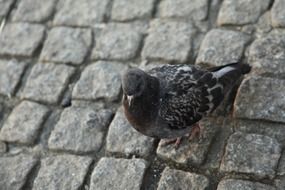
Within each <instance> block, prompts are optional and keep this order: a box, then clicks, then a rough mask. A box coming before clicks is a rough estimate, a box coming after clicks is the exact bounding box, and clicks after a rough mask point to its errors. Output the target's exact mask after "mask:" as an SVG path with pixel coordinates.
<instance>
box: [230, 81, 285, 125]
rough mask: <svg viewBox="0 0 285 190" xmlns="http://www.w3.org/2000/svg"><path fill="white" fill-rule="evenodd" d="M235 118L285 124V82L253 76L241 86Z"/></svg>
mask: <svg viewBox="0 0 285 190" xmlns="http://www.w3.org/2000/svg"><path fill="white" fill-rule="evenodd" d="M234 110H235V112H234V113H235V116H236V117H239V118H249V119H262V120H271V121H279V122H285V80H279V79H274V78H265V77H258V76H253V77H250V78H247V79H245V80H244V81H243V83H242V84H241V87H240V89H239V91H238V94H237V97H236V101H235V106H234Z"/></svg>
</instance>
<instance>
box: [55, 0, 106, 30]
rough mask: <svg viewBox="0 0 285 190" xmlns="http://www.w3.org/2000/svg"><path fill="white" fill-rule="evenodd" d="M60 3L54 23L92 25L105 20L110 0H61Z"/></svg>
mask: <svg viewBox="0 0 285 190" xmlns="http://www.w3.org/2000/svg"><path fill="white" fill-rule="evenodd" d="M60 3H61V4H60V5H61V6H59V8H58V11H57V14H56V15H55V18H54V24H56V25H69V26H93V25H94V24H96V23H99V22H102V21H105V19H106V16H107V8H108V7H109V5H110V0H104V1H101V0H81V1H78V0H62V1H61V2H60Z"/></svg>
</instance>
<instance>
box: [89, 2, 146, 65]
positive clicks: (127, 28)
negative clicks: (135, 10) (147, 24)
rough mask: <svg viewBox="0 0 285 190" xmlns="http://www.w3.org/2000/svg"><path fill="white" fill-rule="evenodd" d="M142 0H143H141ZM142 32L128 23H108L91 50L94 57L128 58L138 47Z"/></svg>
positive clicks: (135, 52) (131, 56)
mask: <svg viewBox="0 0 285 190" xmlns="http://www.w3.org/2000/svg"><path fill="white" fill-rule="evenodd" d="M142 2H144V1H142ZM141 40H142V34H141V33H139V32H138V31H136V30H135V29H133V28H132V26H131V25H128V24H110V25H107V26H106V27H105V28H104V30H103V31H102V35H101V36H100V37H99V39H96V42H95V43H96V46H95V48H94V50H93V52H92V57H93V58H94V59H115V60H128V59H131V58H134V57H135V56H136V54H137V52H138V49H139V47H140V42H141Z"/></svg>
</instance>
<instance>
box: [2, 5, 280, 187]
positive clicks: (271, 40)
mask: <svg viewBox="0 0 285 190" xmlns="http://www.w3.org/2000/svg"><path fill="white" fill-rule="evenodd" d="M284 10H285V1H284V0H262V1H258V0H223V1H221V0H48V1H44V0H41V1H40V0H0V23H1V25H0V26H1V28H0V29H1V33H0V190H21V189H23V190H25V189H33V190H37V189H45V190H46V189H47V190H65V189H66V190H89V189H90V190H112V189H114V190H136V189H142V190H153V189H159V190H166V189H174V190H178V189H181V190H182V189H183V190H184V189H192V190H215V189H218V190H284V189H285V151H284V145H285V65H284V62H285V29H284V27H285V11H284ZM236 61H241V62H247V63H249V64H250V65H252V66H253V71H252V72H251V73H250V75H248V76H247V77H246V78H244V80H243V81H242V82H241V85H240V86H239V88H238V90H236V91H237V95H236V96H232V97H230V98H229V99H228V101H227V102H225V103H224V104H223V106H221V107H220V108H219V109H218V111H216V112H215V113H213V115H212V116H210V117H209V118H206V119H204V120H203V125H204V128H205V130H204V135H203V137H202V138H201V139H195V140H193V141H191V142H188V141H187V140H186V139H184V140H183V141H182V145H181V147H180V148H179V149H177V150H176V149H174V148H173V146H172V145H169V146H161V143H160V142H159V139H152V138H149V137H146V136H143V135H141V134H139V133H138V132H136V131H135V130H134V129H133V128H131V126H130V125H129V124H128V122H127V121H126V119H125V117H124V115H123V112H122V108H121V104H120V99H121V95H122V91H121V83H120V75H121V73H122V72H124V71H125V70H126V69H127V68H129V67H131V66H138V67H142V68H146V67H152V66H153V65H158V64H163V63H174V64H175V63H189V64H197V65H201V66H209V65H213V66H218V65H222V64H225V63H229V62H236ZM232 95H235V93H233V94H232ZM234 97H235V99H234Z"/></svg>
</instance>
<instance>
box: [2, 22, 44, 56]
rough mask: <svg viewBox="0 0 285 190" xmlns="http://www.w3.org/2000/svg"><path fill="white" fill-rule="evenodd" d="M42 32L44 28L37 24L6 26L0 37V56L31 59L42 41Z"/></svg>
mask: <svg viewBox="0 0 285 190" xmlns="http://www.w3.org/2000/svg"><path fill="white" fill-rule="evenodd" d="M44 31H45V27H44V26H42V25H39V24H27V23H12V24H7V25H6V26H5V28H4V29H3V31H2V33H1V35H0V47H1V49H0V55H9V56H25V57H31V56H32V55H33V53H34V52H35V51H36V49H37V48H38V47H39V45H40V43H41V42H42V40H43V37H44ZM19 42H21V43H19Z"/></svg>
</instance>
